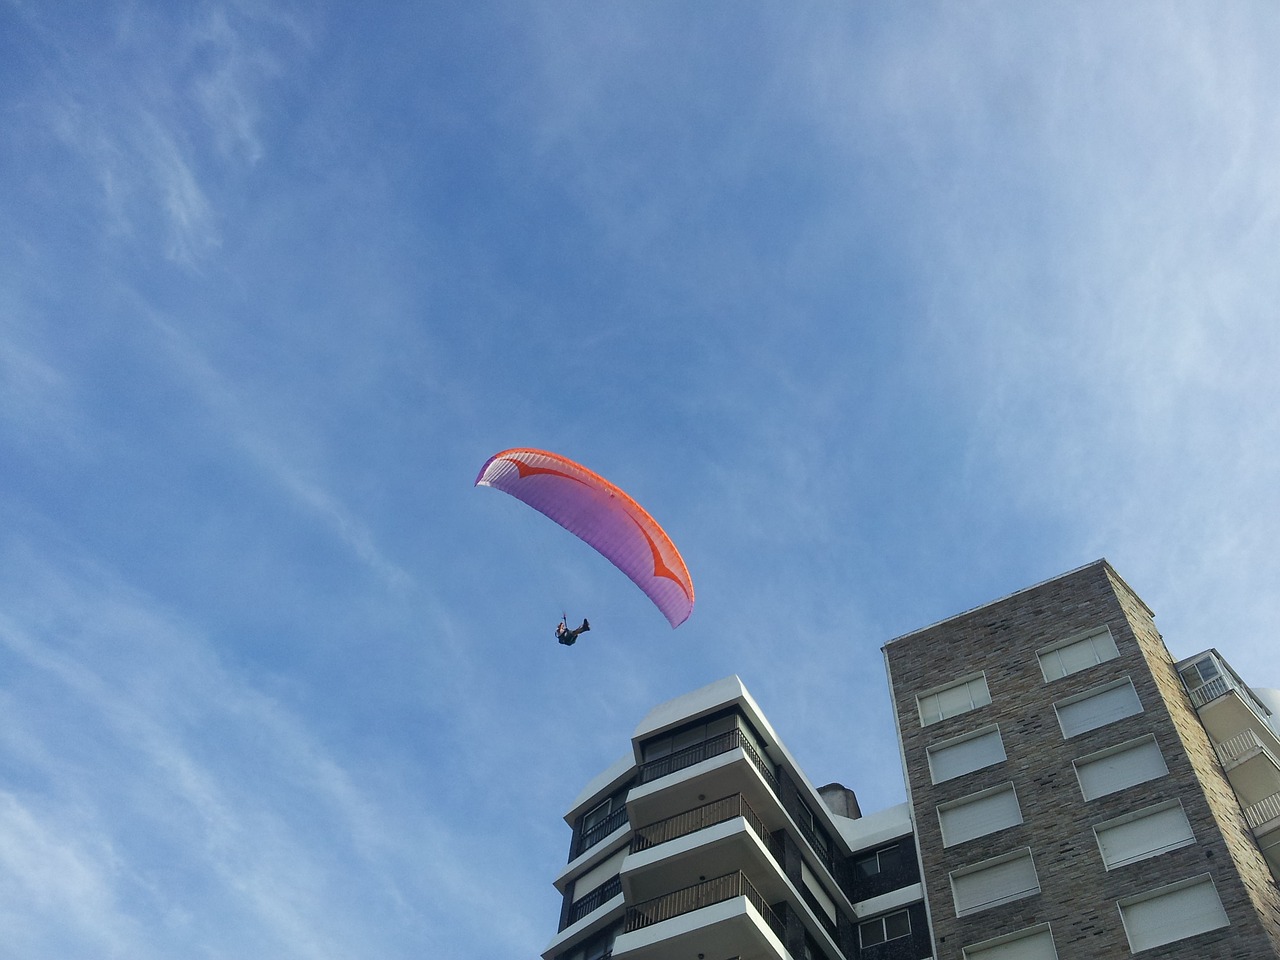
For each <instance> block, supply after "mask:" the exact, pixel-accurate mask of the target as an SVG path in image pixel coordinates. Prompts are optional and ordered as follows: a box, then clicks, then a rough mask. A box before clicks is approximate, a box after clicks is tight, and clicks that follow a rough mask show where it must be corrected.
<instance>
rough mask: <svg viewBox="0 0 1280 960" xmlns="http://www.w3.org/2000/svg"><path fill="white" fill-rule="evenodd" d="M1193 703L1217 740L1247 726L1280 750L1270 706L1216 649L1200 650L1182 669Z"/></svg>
mask: <svg viewBox="0 0 1280 960" xmlns="http://www.w3.org/2000/svg"><path fill="white" fill-rule="evenodd" d="M1179 673H1180V676H1181V677H1182V682H1183V685H1184V686H1185V687H1186V688H1187V693H1188V695H1189V696H1190V697H1191V705H1192V706H1193V707H1195V708H1196V711H1197V713H1199V715H1200V722H1201V723H1203V724H1204V728H1205V730H1207V731H1208V733H1209V739H1211V740H1212V741H1213V742H1214V743H1222V742H1223V741H1224V740H1228V739H1230V738H1231V737H1234V736H1235V735H1236V734H1238V733H1240V732H1241V731H1243V730H1253V731H1254V732H1255V733H1256V734H1257V735H1258V737H1259V738H1260V739H1261V740H1262V742H1263V743H1266V744H1267V745H1268V746H1270V748H1271V750H1272V752H1273V753H1280V738H1277V736H1276V733H1275V731H1274V730H1273V729H1272V728H1271V725H1270V723H1269V718H1270V716H1271V711H1270V710H1268V709H1267V708H1266V707H1265V706H1264V705H1263V704H1262V703H1261V702H1260V701H1259V700H1258V699H1257V698H1256V697H1255V696H1254V695H1253V693H1252V692H1251V691H1250V690H1249V688H1248V687H1247V686H1245V685H1244V683H1242V682H1241V681H1240V679H1239V678H1238V677H1237V676H1236V675H1235V672H1234V671H1233V670H1232V669H1231V667H1230V666H1229V665H1228V664H1227V663H1226V661H1225V660H1223V659H1221V658H1220V657H1219V656H1218V655H1217V654H1215V653H1206V654H1199V655H1197V657H1195V658H1192V661H1191V662H1190V664H1189V665H1187V662H1186V661H1184V662H1183V664H1182V665H1180V670H1179Z"/></svg>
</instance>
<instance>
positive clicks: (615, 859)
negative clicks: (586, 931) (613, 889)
mask: <svg viewBox="0 0 1280 960" xmlns="http://www.w3.org/2000/svg"><path fill="white" fill-rule="evenodd" d="M626 855H627V848H626V847H625V846H624V847H621V848H620V849H618V850H616V851H615V852H614V853H613V855H612V856H610V857H609V858H608V859H607V860H605V861H603V862H602V863H598V864H596V865H595V866H594V867H592V868H591V869H590V870H588V871H587V872H586V873H584V874H582V875H581V876H579V877H578V878H577V879H575V880H574V881H573V899H574V901H575V902H576V901H578V900H581V899H582V898H583V897H585V896H586V895H587V894H589V893H591V892H592V891H593V890H595V889H596V888H597V887H599V886H600V885H601V884H603V883H605V882H606V881H608V880H611V879H613V878H614V877H616V876H617V875H618V871H619V870H621V869H622V861H623V859H625V857H626Z"/></svg>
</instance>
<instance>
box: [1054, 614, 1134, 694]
mask: <svg viewBox="0 0 1280 960" xmlns="http://www.w3.org/2000/svg"><path fill="white" fill-rule="evenodd" d="M1038 656H1039V658H1040V672H1041V673H1042V674H1044V679H1045V683H1048V682H1049V681H1050V680H1058V679H1060V678H1062V677H1065V676H1069V675H1070V674H1073V673H1079V672H1080V671H1081V670H1086V669H1088V668H1089V667H1092V666H1094V665H1095V664H1099V663H1104V662H1105V661H1107V660H1114V659H1115V658H1116V657H1118V656H1120V651H1119V650H1117V649H1116V641H1115V638H1113V637H1112V636H1111V631H1110V630H1109V629H1107V628H1106V627H1103V628H1102V629H1101V630H1098V631H1096V632H1095V633H1091V634H1089V635H1088V636H1086V637H1080V638H1078V639H1075V640H1068V641H1066V642H1064V643H1059V644H1056V645H1054V646H1051V647H1048V648H1046V649H1044V650H1041V651H1040V652H1039V653H1038Z"/></svg>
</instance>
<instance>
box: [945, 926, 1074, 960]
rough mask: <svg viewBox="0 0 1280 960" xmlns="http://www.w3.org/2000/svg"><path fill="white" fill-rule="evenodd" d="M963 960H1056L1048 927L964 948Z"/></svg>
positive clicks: (1056, 952)
mask: <svg viewBox="0 0 1280 960" xmlns="http://www.w3.org/2000/svg"><path fill="white" fill-rule="evenodd" d="M964 960H1058V951H1057V950H1056V949H1055V948H1054V946H1053V934H1052V933H1050V931H1049V928H1048V927H1040V928H1038V929H1035V930H1030V931H1026V932H1024V933H1017V934H1012V935H1010V936H1007V937H1000V938H999V939H997V940H994V941H992V940H988V941H986V942H985V943H978V944H974V945H973V946H971V947H965V948H964Z"/></svg>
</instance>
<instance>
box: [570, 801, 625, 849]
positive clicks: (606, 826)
mask: <svg viewBox="0 0 1280 960" xmlns="http://www.w3.org/2000/svg"><path fill="white" fill-rule="evenodd" d="M626 822H627V808H626V807H624V806H619V807H618V809H617V810H615V811H613V813H611V814H609V815H608V816H607V817H605V818H604V819H603V820H601V821H600V822H599V823H597V824H595V825H594V826H593V827H591V829H589V830H584V831H583V832H582V836H580V837H578V842H577V843H576V844H574V848H573V852H572V855H571V856H570V858H569V859H570V860H572V859H575V858H577V857H580V856H582V854H584V853H585V852H586V851H588V850H590V849H591V848H592V847H594V846H595V845H596V844H597V843H599V842H600V841H601V840H603V839H604V838H605V837H607V836H609V834H611V833H613V831H615V830H617V829H618V828H619V827H621V826H622V825H623V824H624V823H626Z"/></svg>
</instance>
